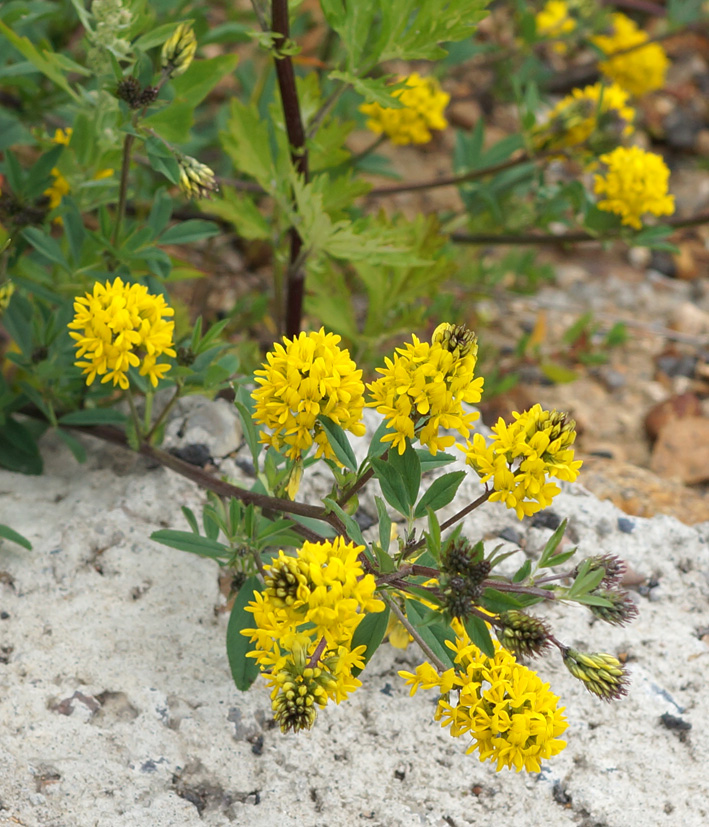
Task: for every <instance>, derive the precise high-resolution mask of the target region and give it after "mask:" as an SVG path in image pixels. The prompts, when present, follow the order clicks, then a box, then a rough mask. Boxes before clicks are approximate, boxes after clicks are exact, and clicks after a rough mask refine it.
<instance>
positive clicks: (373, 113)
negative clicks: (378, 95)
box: [359, 72, 450, 146]
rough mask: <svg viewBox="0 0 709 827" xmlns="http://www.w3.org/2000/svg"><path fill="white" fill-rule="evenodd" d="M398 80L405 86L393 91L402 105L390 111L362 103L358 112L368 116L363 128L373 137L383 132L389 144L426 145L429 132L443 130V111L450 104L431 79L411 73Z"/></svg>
mask: <svg viewBox="0 0 709 827" xmlns="http://www.w3.org/2000/svg"><path fill="white" fill-rule="evenodd" d="M402 80H405V81H406V87H405V88H404V89H401V90H399V91H397V92H394V97H395V98H398V99H399V100H400V101H401V103H402V104H403V108H402V109H392V108H390V107H384V106H381V105H380V104H378V103H364V104H362V106H360V108H359V111H360V112H362V113H363V114H364V115H367V116H368V120H367V128H368V129H371V130H372V132H375V133H376V134H377V135H380V134H382V133H384V134H385V135H387V136H388V137H389V140H390V141H391V142H392V143H393V144H399V145H402V146H403V145H405V144H427V143H428V142H429V141H430V140H431V130H432V129H445V128H446V127H447V126H448V121H447V120H446V119H445V117H444V115H443V112H444V110H445V108H446V106H448V103H449V102H450V95H449V94H447V93H446V92H444V91H443V90H442V89H441V87H440V84H439V83H438V81H437V80H436V79H435V78H431V77H421V75H419V74H418V72H413V73H412V74H411V75H408V76H407V77H405V78H402Z"/></svg>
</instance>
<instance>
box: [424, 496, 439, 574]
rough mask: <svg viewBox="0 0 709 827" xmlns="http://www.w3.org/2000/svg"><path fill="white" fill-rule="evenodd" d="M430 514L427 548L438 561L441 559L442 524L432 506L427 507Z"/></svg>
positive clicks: (428, 514)
mask: <svg viewBox="0 0 709 827" xmlns="http://www.w3.org/2000/svg"><path fill="white" fill-rule="evenodd" d="M426 514H427V516H428V533H427V535H426V548H427V549H428V551H429V552H430V554H431V555H432V556H433V558H434V560H435V561H436V563H438V562H439V561H440V559H441V525H440V523H439V522H438V517H436V513H435V512H434V510H433V509H432V508H427V509H426Z"/></svg>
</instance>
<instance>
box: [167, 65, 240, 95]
mask: <svg viewBox="0 0 709 827" xmlns="http://www.w3.org/2000/svg"><path fill="white" fill-rule="evenodd" d="M238 62H239V58H238V56H237V55H234V54H229V55H218V56H217V57H210V58H208V59H207V60H193V61H192V63H191V64H190V67H189V69H188V70H187V71H186V72H185V73H184V74H183V75H179V76H178V77H176V78H175V79H174V80H173V81H172V84H173V86H174V89H175V97H176V98H177V99H179V100H181V101H186V102H187V103H188V104H189V105H190V106H192V107H195V106H197V104H198V103H201V101H203V100H204V99H205V98H206V97H207V95H208V94H209V93H210V92H211V91H212V89H214V87H215V86H216V85H217V84H218V83H219V81H220V80H221V79H222V78H223V77H224V76H225V75H228V74H231V72H233V71H234V69H236V64H237V63H238Z"/></svg>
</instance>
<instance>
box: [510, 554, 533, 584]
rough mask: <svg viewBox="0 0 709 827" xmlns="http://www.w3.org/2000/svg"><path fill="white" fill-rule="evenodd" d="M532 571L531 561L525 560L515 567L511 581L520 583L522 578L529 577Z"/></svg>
mask: <svg viewBox="0 0 709 827" xmlns="http://www.w3.org/2000/svg"><path fill="white" fill-rule="evenodd" d="M531 571H532V561H531V560H525V561H524V563H522V565H521V566H520V567H519V568H518V569H517V571H516V572H515V573H514V575H513V577H512V582H513V583H521V582H522V581H523V580H526V579H527V578H528V577H529V574H530V572H531Z"/></svg>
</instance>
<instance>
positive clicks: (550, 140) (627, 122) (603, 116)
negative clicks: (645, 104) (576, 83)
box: [535, 83, 635, 152]
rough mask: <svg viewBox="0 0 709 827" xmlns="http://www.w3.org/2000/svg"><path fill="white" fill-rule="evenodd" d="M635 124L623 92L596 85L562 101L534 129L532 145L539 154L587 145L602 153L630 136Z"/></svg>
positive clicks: (593, 150) (618, 88) (622, 90)
mask: <svg viewBox="0 0 709 827" xmlns="http://www.w3.org/2000/svg"><path fill="white" fill-rule="evenodd" d="M634 120H635V110H634V109H633V107H632V106H628V93H627V92H626V91H625V90H624V89H622V88H621V87H620V86H618V84H617V83H612V84H610V85H605V84H602V83H595V84H594V85H593V86H587V87H586V88H585V89H574V90H573V91H572V92H571V94H570V95H567V96H566V97H565V98H562V99H561V100H560V101H559V103H557V105H556V106H555V107H554V109H552V111H551V112H550V113H549V115H548V116H547V118H546V119H545V121H544V122H543V123H541V124H539V126H538V127H537V128H536V129H535V143H536V146H537V148H538V149H540V150H549V149H551V150H555V149H565V148H572V147H578V146H581V145H582V144H586V145H587V146H588V148H589V149H590V150H591V151H592V152H599V151H600V152H604V151H607V150H609V149H612V148H614V147H616V146H617V145H618V144H619V143H620V141H621V140H622V139H623V138H627V137H628V136H629V135H632V134H633V131H634V127H633V121H634Z"/></svg>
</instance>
